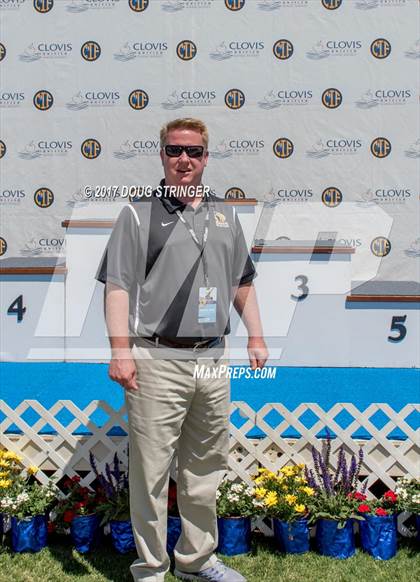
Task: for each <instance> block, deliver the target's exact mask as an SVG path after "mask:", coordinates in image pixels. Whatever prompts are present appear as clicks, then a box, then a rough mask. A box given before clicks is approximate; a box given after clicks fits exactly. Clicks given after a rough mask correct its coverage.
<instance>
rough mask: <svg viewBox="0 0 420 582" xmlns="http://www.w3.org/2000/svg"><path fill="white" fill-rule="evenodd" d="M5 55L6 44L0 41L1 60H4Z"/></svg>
mask: <svg viewBox="0 0 420 582" xmlns="http://www.w3.org/2000/svg"><path fill="white" fill-rule="evenodd" d="M5 56H6V47H5V46H4V44H3V43H2V42H0V61H2V60H3V59H4V57H5Z"/></svg>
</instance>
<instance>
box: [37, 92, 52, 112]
mask: <svg viewBox="0 0 420 582" xmlns="http://www.w3.org/2000/svg"><path fill="white" fill-rule="evenodd" d="M33 102H34V105H35V107H36V108H37V109H39V111H47V109H51V107H52V106H53V103H54V97H53V96H52V95H51V93H50V92H49V91H46V90H45V89H41V90H40V91H37V92H36V93H35V95H34V98H33Z"/></svg>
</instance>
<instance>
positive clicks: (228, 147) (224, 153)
mask: <svg viewBox="0 0 420 582" xmlns="http://www.w3.org/2000/svg"><path fill="white" fill-rule="evenodd" d="M264 147H265V143H264V140H263V139H262V138H260V137H256V136H253V137H234V138H223V139H221V140H220V141H219V143H218V144H217V145H216V147H215V148H214V150H210V157H212V158H215V159H216V160H223V159H225V158H231V157H233V156H257V155H259V154H261V153H262V152H263V150H264Z"/></svg>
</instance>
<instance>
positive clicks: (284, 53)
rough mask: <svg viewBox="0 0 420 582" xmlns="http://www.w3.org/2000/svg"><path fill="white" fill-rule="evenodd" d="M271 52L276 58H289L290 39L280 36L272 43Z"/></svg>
mask: <svg viewBox="0 0 420 582" xmlns="http://www.w3.org/2000/svg"><path fill="white" fill-rule="evenodd" d="M273 53H274V56H275V57H276V58H277V59H280V60H281V61H285V60H286V59H290V57H291V56H292V54H293V45H292V43H291V42H290V40H286V39H285V38H281V39H280V40H278V41H277V42H275V43H274V44H273Z"/></svg>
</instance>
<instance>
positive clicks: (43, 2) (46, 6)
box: [34, 0, 54, 14]
mask: <svg viewBox="0 0 420 582" xmlns="http://www.w3.org/2000/svg"><path fill="white" fill-rule="evenodd" d="M53 6H54V0H34V8H35V10H36V11H37V12H40V13H41V14H45V13H46V12H49V11H50V10H52V7H53Z"/></svg>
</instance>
